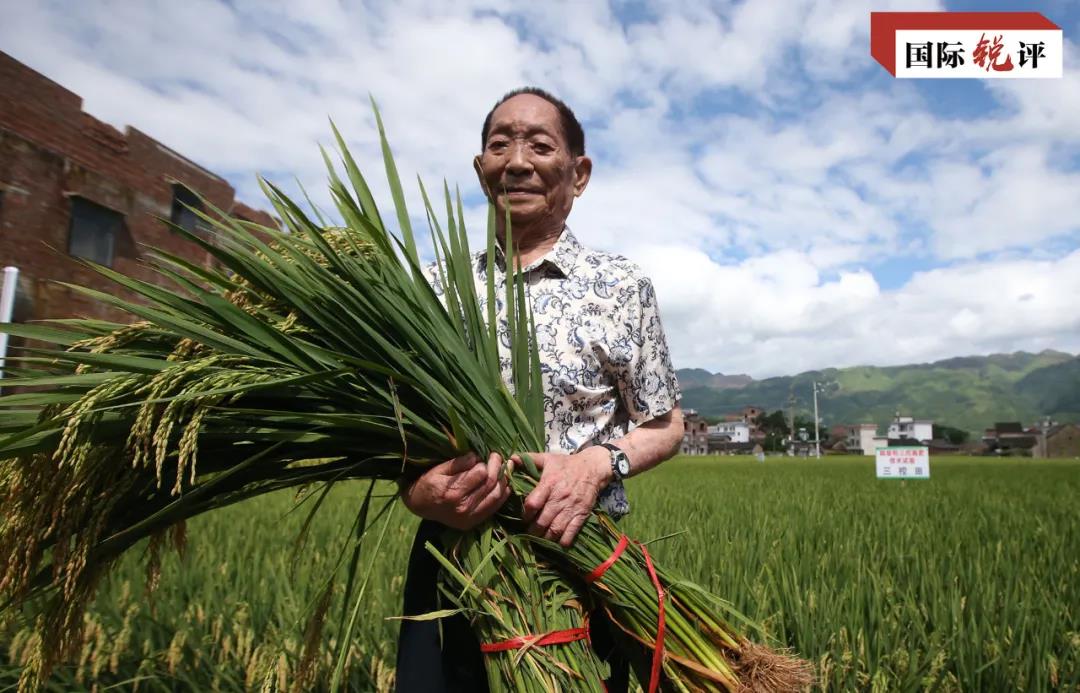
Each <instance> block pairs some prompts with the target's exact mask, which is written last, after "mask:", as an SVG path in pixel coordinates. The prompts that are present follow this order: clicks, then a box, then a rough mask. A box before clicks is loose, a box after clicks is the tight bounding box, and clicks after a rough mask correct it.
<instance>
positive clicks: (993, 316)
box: [0, 0, 1080, 377]
mask: <svg viewBox="0 0 1080 693" xmlns="http://www.w3.org/2000/svg"><path fill="white" fill-rule="evenodd" d="M779 7H780V5H779V4H778V3H775V2H766V1H765V0H760V1H759V0H746V1H744V2H722V1H721V2H695V1H689V0H687V1H682V2H649V3H644V2H602V1H596V2H585V1H577V0H575V1H565V2H559V1H554V0H552V1H550V2H544V3H536V2H511V1H509V0H507V1H481V0H467V1H464V2H456V3H445V2H435V1H434V0H406V1H404V2H398V3H381V2H375V1H374V0H372V1H370V2H367V3H362V2H349V3H338V2H336V1H334V0H320V1H314V0H312V1H311V2H304V3H287V2H255V1H253V0H251V1H248V0H234V1H233V2H230V3H221V2H216V1H214V0H191V1H190V2H185V3H171V2H164V1H160V2H153V1H150V2H141V3H129V2H94V1H88V2H82V3H78V4H72V3H60V2H36V3H17V4H13V5H12V6H11V7H10V8H9V9H8V10H7V14H6V18H7V20H6V21H5V22H4V24H3V25H2V26H0V50H4V51H5V52H8V53H10V54H12V55H14V56H15V57H16V58H18V59H19V60H22V61H23V62H25V63H27V64H29V65H30V66H32V67H34V68H35V69H38V70H39V71H41V72H43V73H44V74H45V75H47V76H49V77H51V78H52V79H54V80H56V81H58V82H59V83H61V84H63V85H64V86H66V87H68V88H69V89H72V90H73V91H75V92H77V93H79V94H81V95H82V96H83V97H84V99H85V105H84V107H85V109H86V110H87V111H89V112H90V113H92V114H93V115H95V116H97V117H99V118H101V119H103V120H106V121H108V122H111V123H113V124H115V125H117V126H119V127H123V126H124V125H126V124H130V125H133V126H135V127H138V128H139V129H141V130H144V131H146V132H148V133H150V134H151V135H153V136H155V137H157V138H158V139H160V140H162V141H163V142H165V143H166V144H168V145H169V146H171V147H173V148H175V149H177V150H178V151H180V152H182V153H184V154H185V155H187V156H189V157H191V158H193V159H194V160H196V161H198V162H200V163H202V164H203V165H205V166H207V167H208V168H210V169H212V170H214V171H216V172H218V173H220V174H222V175H225V176H226V177H227V178H228V179H229V180H230V181H231V182H232V183H233V185H234V186H235V187H236V188H237V190H238V191H239V196H240V197H241V198H242V199H244V200H245V201H247V202H249V203H251V204H256V205H257V204H259V194H258V190H257V186H256V185H255V182H254V176H255V174H256V172H261V173H263V174H264V175H266V176H268V177H270V178H272V179H274V180H277V181H282V182H285V183H289V182H290V181H291V180H292V179H293V177H294V176H295V177H296V178H298V179H299V180H300V181H302V182H303V183H304V185H305V187H306V188H307V189H308V190H309V191H311V192H312V193H313V196H314V197H315V199H316V200H317V201H319V202H322V203H324V204H327V205H328V198H327V196H326V195H325V193H324V192H322V191H323V190H325V185H324V178H325V175H324V173H323V172H322V169H321V162H320V159H319V156H318V150H317V146H316V145H317V143H318V142H324V143H325V142H327V141H328V139H329V137H328V135H329V131H328V127H327V117H328V116H332V117H333V118H334V120H335V122H337V123H338V125H339V126H340V127H342V129H343V130H344V131H345V132H346V134H347V136H348V138H349V141H350V146H352V147H353V148H354V151H355V153H356V154H357V155H358V158H360V160H361V161H362V162H368V165H374V166H377V165H378V163H379V161H378V158H377V150H376V147H375V140H374V131H373V128H372V119H371V115H370V112H369V109H368V105H367V96H368V94H369V93H370V94H373V95H374V96H375V97H376V98H377V99H378V101H379V103H380V107H381V108H382V110H383V113H384V117H385V119H386V121H387V124H388V127H389V131H390V137H391V141H392V144H393V145H394V148H395V153H396V154H397V156H398V158H399V168H400V169H401V170H402V171H403V173H405V174H406V177H407V178H409V177H411V174H412V173H413V172H415V173H418V174H420V175H421V176H422V177H423V178H424V180H425V181H427V182H428V184H429V187H431V186H432V185H434V184H437V182H438V181H439V180H440V179H442V178H446V179H448V180H450V181H451V182H453V183H457V184H459V185H460V186H461V188H462V191H463V194H464V195H465V199H466V201H467V203H468V212H467V214H468V217H469V220H470V222H471V228H472V229H473V230H474V231H479V230H480V229H481V228H482V226H483V224H482V218H483V208H482V204H481V199H480V197H479V191H478V188H477V185H476V183H475V179H474V176H473V174H472V171H471V166H470V160H471V157H472V155H473V154H474V153H475V152H476V151H477V149H478V147H479V134H478V130H479V127H480V123H481V121H482V119H483V116H484V114H485V113H486V111H487V110H488V108H490V105H491V104H492V103H493V102H494V101H495V99H497V98H498V96H499V95H500V94H502V93H503V92H505V91H507V90H509V89H511V88H514V87H517V86H521V85H523V84H535V85H539V86H544V87H545V88H548V89H550V90H552V91H554V92H555V93H557V94H559V95H560V96H562V97H563V98H565V99H566V100H567V101H568V102H569V103H570V104H571V105H572V106H573V107H574V108H575V109H576V110H577V112H578V114H579V116H580V117H581V118H582V120H583V121H584V123H585V125H586V130H587V137H588V148H589V153H590V155H591V156H592V157H593V158H594V160H595V162H596V167H595V173H594V177H593V181H592V182H591V183H590V185H589V188H588V190H587V191H586V193H585V195H584V196H583V197H582V198H581V199H580V200H579V202H578V203H577V205H576V206H575V210H574V212H573V214H572V215H571V219H570V222H571V226H572V227H573V228H574V229H575V232H576V233H577V234H578V235H579V236H580V237H581V238H582V239H583V240H584V241H585V242H586V243H588V244H591V245H593V246H597V247H601V248H604V249H609V250H615V251H618V252H621V253H623V254H625V255H627V256H628V257H630V258H631V259H633V260H635V261H636V262H638V263H639V264H641V265H642V266H643V267H644V269H645V270H646V271H647V272H648V273H649V274H650V275H651V276H652V277H653V280H654V282H655V284H656V287H657V293H658V296H659V299H660V304H661V309H662V312H663V316H664V321H665V326H666V327H667V330H668V333H669V340H670V342H671V346H672V350H673V354H674V358H675V360H676V365H678V366H680V367H683V366H685V367H691V366H693V367H704V368H708V369H710V370H713V371H723V372H725V373H735V372H747V373H750V374H752V375H754V376H756V377H761V376H767V375H775V374H782V373H791V372H796V371H799V370H804V369H808V368H818V367H825V366H846V365H855V364H867V363H869V364H878V365H889V364H898V363H909V362H915V361H927V360H934V359H938V358H946V357H949V356H955V355H960V354H973V353H989V352H996V351H1013V350H1018V349H1025V350H1035V351H1037V350H1041V349H1045V348H1056V349H1062V350H1067V351H1071V352H1074V353H1075V352H1077V351H1080V314H1078V312H1077V310H1076V309H1075V308H1074V307H1073V305H1072V304H1073V303H1075V302H1076V300H1075V296H1076V294H1077V293H1078V291H1080V192H1078V191H1080V134H1078V132H1080V128H1077V127H1076V123H1078V122H1080V62H1078V60H1077V57H1076V56H1077V53H1076V47H1077V41H1076V36H1077V34H1078V31H1080V4H1077V3H1073V2H1064V1H1060V0H1059V1H1055V2H1036V3H1016V4H1011V5H1009V4H1004V3H989V2H987V3H972V2H963V3H959V2H957V3H946V4H945V5H942V4H941V3H940V2H937V1H936V0H920V1H918V2H916V1H910V2H904V1H901V0H891V1H889V2H874V3H865V2H859V1H855V0H790V1H789V2H785V3H783V4H782V7H783V9H782V10H778V8H779ZM925 9H958V10H983V11H1007V10H1034V11H1040V12H1042V13H1043V14H1045V15H1046V16H1047V17H1048V18H1049V19H1050V20H1052V21H1054V22H1055V23H1057V24H1058V25H1059V26H1061V27H1062V28H1063V30H1064V36H1065V41H1066V55H1065V76H1064V78H1062V79H1060V80H1010V81H1005V80H999V81H995V82H984V81H961V80H942V81H934V80H926V81H918V80H895V79H893V78H892V77H891V76H890V75H889V74H888V73H887V72H886V71H885V70H884V69H882V68H881V67H880V66H879V65H878V64H877V63H876V62H874V61H873V59H872V58H871V57H870V54H869V36H868V28H869V13H870V11H872V10H925ZM377 194H383V195H384V194H385V191H384V190H382V189H380V190H378V191H377ZM410 194H411V195H412V199H413V201H414V202H415V201H416V197H417V196H416V195H415V194H412V193H410ZM382 199H387V198H386V197H385V196H384V197H383V198H382ZM418 209H419V206H414V211H415V210H418ZM896 325H903V326H904V333H903V335H902V336H899V335H897V334H895V329H894V326H896Z"/></svg>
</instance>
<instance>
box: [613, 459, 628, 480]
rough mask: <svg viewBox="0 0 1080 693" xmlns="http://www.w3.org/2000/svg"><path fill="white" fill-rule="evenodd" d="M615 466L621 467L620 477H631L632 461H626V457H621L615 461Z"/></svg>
mask: <svg viewBox="0 0 1080 693" xmlns="http://www.w3.org/2000/svg"><path fill="white" fill-rule="evenodd" d="M615 464H616V465H617V466H618V467H619V475H620V476H629V475H630V460H628V459H626V455H619V456H618V458H616V460H615Z"/></svg>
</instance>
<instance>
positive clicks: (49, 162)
mask: <svg viewBox="0 0 1080 693" xmlns="http://www.w3.org/2000/svg"><path fill="white" fill-rule="evenodd" d="M234 195H235V191H234V190H233V187H232V186H231V185H230V184H229V183H228V182H227V181H226V180H225V179H223V178H221V177H220V176H218V175H216V174H214V173H212V172H211V171H208V170H206V169H205V168H203V167H202V166H199V165H198V164H196V163H195V162H193V161H191V160H190V159H188V158H186V157H185V156H183V155H182V154H180V153H178V152H176V151H174V150H172V149H170V148H169V147H167V146H166V145H164V144H162V143H161V142H159V141H157V140H155V139H154V138H152V137H150V136H149V135H147V134H145V133H143V132H140V131H139V130H137V129H135V128H133V127H127V128H126V129H125V130H124V131H123V132H121V131H119V130H117V129H116V128H114V127H112V126H111V125H108V124H107V123H104V122H102V121H100V120H97V119H96V118H94V117H93V116H91V115H89V114H87V113H85V112H84V111H83V110H82V98H81V97H80V96H79V95H78V94H75V93H73V92H71V91H69V90H67V89H65V88H64V87H62V86H60V85H59V84H57V83H55V82H53V81H51V80H49V79H48V78H46V77H44V76H43V75H41V74H39V73H38V72H35V71H34V70H32V69H30V68H29V67H27V66H26V65H23V64H22V63H20V62H18V61H17V60H15V59H14V58H12V57H11V56H9V55H7V54H5V53H3V52H0V267H4V266H13V267H16V268H18V270H19V283H18V292H17V296H18V298H17V306H18V307H17V311H16V315H15V320H16V321H25V320H33V319H40V318H46V317H48V318H64V317H74V316H79V317H89V318H99V319H104V320H111V321H130V319H131V318H130V316H127V315H126V314H124V313H122V312H120V311H119V310H117V309H114V308H112V307H110V306H107V305H105V304H103V303H102V302H101V301H98V300H96V299H93V298H90V297H88V296H85V295H83V294H80V293H78V292H75V291H73V290H71V289H69V288H67V287H65V286H62V285H60V284H59V283H58V282H59V281H63V282H70V283H73V284H78V285H82V286H87V287H90V288H93V289H97V290H100V291H104V292H108V293H111V294H116V295H120V296H124V297H129V296H130V295H129V294H127V293H126V292H125V291H123V290H121V289H120V288H119V287H117V286H116V285H115V284H114V283H113V282H111V281H109V280H107V279H105V278H104V277H102V276H101V275H99V274H98V273H97V272H95V271H94V270H92V269H90V268H89V267H87V266H85V265H84V264H82V263H80V262H78V261H77V259H78V258H83V259H86V260H91V261H93V262H95V263H98V264H100V265H104V266H107V267H111V268H113V269H115V270H117V271H119V272H121V273H123V274H126V275H129V276H133V277H136V278H138V279H142V280H146V281H150V282H154V283H164V281H163V280H162V279H161V278H160V277H158V276H157V275H156V274H155V273H154V272H152V271H151V270H150V268H148V267H147V266H146V263H145V261H144V260H145V255H146V246H153V247H155V248H159V249H161V250H164V251H166V252H169V253H171V254H174V255H177V256H179V257H181V258H183V259H184V260H187V261H188V262H192V263H194V264H196V265H202V266H210V265H211V264H212V263H213V262H214V261H213V260H212V259H211V257H210V256H209V254H207V253H206V252H205V251H203V250H201V249H199V248H198V247H196V246H195V245H194V244H192V243H190V242H188V241H186V240H184V239H183V238H182V237H181V236H179V235H178V234H177V233H175V232H174V231H173V230H171V229H170V228H168V227H167V226H166V224H164V223H163V222H162V221H161V219H168V220H171V221H172V222H173V223H174V224H177V225H178V226H180V227H182V228H184V229H186V230H188V231H191V232H195V233H202V232H203V231H204V229H203V224H202V222H201V220H200V219H199V218H198V216H197V215H196V214H195V213H194V212H193V211H192V210H191V208H192V207H194V208H196V209H201V208H203V203H202V202H201V201H200V196H201V197H202V198H203V199H205V200H206V201H207V202H208V203H209V205H213V206H214V207H216V208H218V209H221V210H223V211H225V212H226V213H228V214H230V215H231V216H233V217H235V218H240V219H243V220H245V221H253V222H256V223H259V224H261V225H263V226H276V223H275V221H274V219H273V218H272V217H271V216H270V215H269V214H267V213H266V212H263V211H259V210H256V209H252V208H250V207H248V206H246V205H243V204H241V203H239V202H237V201H236V199H235V197H234Z"/></svg>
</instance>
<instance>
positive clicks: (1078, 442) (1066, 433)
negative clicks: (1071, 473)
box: [1046, 424, 1080, 457]
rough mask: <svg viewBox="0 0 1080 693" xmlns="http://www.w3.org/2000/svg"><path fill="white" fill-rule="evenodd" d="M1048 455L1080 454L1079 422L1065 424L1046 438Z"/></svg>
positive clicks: (1067, 455)
mask: <svg viewBox="0 0 1080 693" xmlns="http://www.w3.org/2000/svg"><path fill="white" fill-rule="evenodd" d="M1046 449H1047V456H1048V457H1078V456H1080V424H1067V425H1065V426H1062V427H1061V428H1060V429H1058V431H1057V432H1055V433H1054V435H1052V436H1049V437H1048V438H1047V440H1046Z"/></svg>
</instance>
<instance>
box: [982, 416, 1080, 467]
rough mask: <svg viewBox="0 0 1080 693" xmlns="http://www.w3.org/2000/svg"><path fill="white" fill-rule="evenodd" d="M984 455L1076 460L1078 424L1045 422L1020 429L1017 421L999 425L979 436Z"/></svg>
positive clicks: (1079, 447)
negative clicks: (985, 453)
mask: <svg viewBox="0 0 1080 693" xmlns="http://www.w3.org/2000/svg"><path fill="white" fill-rule="evenodd" d="M982 442H983V445H985V446H986V452H988V453H991V454H994V455H1018V456H1024V457H1028V456H1030V457H1040V458H1047V457H1049V458H1055V457H1056V458H1075V457H1080V424H1075V423H1065V424H1062V423H1057V422H1052V421H1046V422H1044V423H1041V424H1036V425H1034V426H1029V427H1027V428H1024V427H1023V425H1021V424H1020V422H1018V421H1007V422H999V423H996V424H994V427H993V428H988V429H986V431H985V432H984V433H983V436H982Z"/></svg>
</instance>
